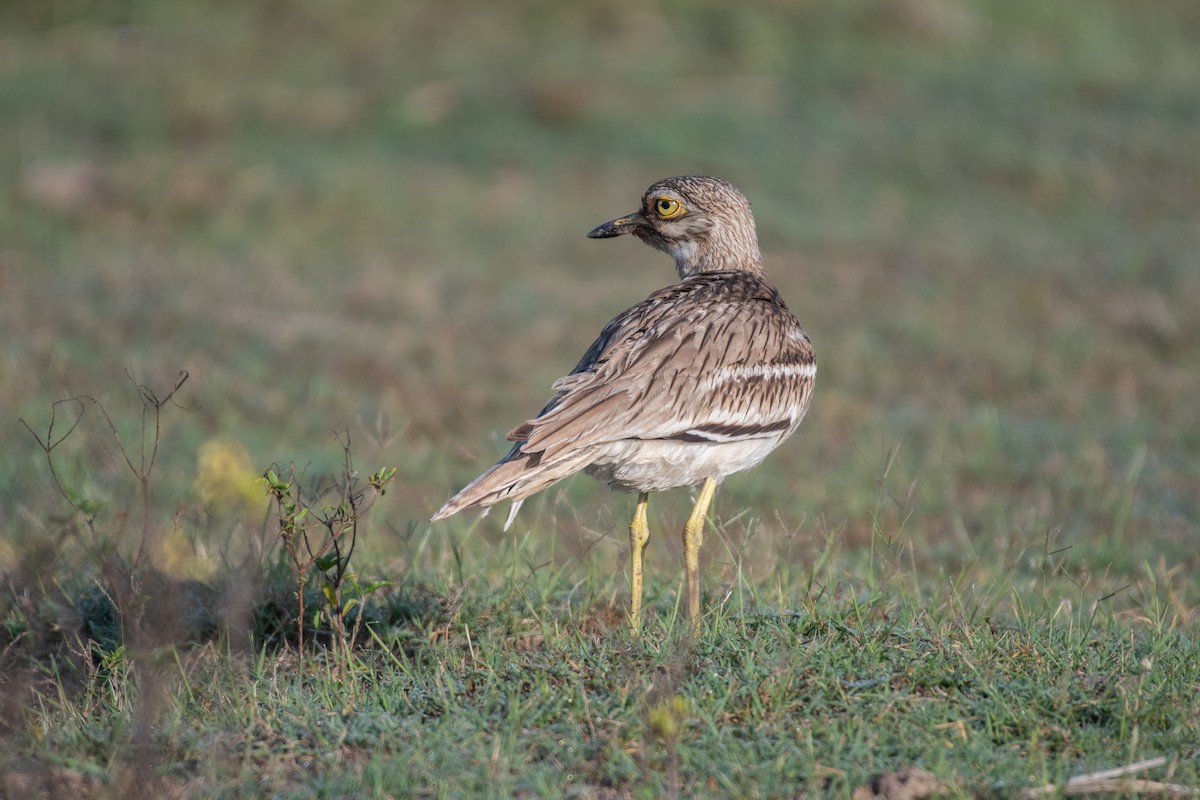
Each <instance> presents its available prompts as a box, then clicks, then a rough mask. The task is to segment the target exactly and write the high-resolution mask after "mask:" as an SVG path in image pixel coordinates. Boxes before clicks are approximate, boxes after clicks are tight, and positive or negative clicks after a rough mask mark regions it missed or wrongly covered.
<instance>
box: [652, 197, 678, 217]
mask: <svg viewBox="0 0 1200 800" xmlns="http://www.w3.org/2000/svg"><path fill="white" fill-rule="evenodd" d="M654 211H655V213H657V214H658V216H660V217H662V218H663V219H674V218H675V217H678V216H679V215H681V214H682V213H683V205H682V204H681V203H680V202H679V201H678V200H673V199H671V198H670V197H660V198H658V199H657V200H655V201H654Z"/></svg>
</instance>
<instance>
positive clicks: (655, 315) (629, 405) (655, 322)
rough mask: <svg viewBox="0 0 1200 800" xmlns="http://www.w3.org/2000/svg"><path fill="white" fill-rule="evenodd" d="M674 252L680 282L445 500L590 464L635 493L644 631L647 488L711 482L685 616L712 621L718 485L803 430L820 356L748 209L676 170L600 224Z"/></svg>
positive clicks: (558, 387) (603, 338)
mask: <svg viewBox="0 0 1200 800" xmlns="http://www.w3.org/2000/svg"><path fill="white" fill-rule="evenodd" d="M625 234H630V235H632V236H634V237H635V238H638V239H640V240H642V241H643V242H644V243H646V244H648V245H650V246H651V247H653V248H655V249H656V250H660V251H663V252H665V253H667V254H668V255H670V256H671V257H672V258H673V259H674V261H675V269H676V272H677V273H678V276H679V280H678V282H677V283H673V284H671V285H669V286H666V287H665V288H662V289H659V290H658V291H655V292H653V293H651V294H650V296H649V297H647V298H646V299H645V300H643V301H642V302H640V303H638V304H637V305H634V306H633V307H631V308H630V309H628V310H627V311H624V312H623V313H621V314H619V315H617V316H616V317H615V318H613V319H612V320H611V321H610V322H609V323H608V324H607V325H605V326H604V328H603V329H602V330H601V332H600V335H599V336H598V337H597V338H596V340H595V341H594V342H593V343H592V345H591V346H590V347H589V348H588V350H587V352H586V353H584V355H583V357H582V358H581V359H580V360H579V363H578V364H577V365H576V366H575V368H574V369H573V370H571V372H570V373H569V374H567V375H566V376H564V377H562V378H559V379H558V380H557V381H555V382H554V383H553V384H552V386H551V391H552V392H553V394H552V396H551V397H550V399H549V400H548V401H547V402H546V403H545V405H544V406H543V408H542V410H541V411H540V412H538V414H537V415H536V416H534V417H533V418H531V419H529V420H527V421H525V422H523V423H522V424H520V425H518V426H516V427H515V428H514V429H513V430H512V431H511V432H509V434H508V436H507V438H508V440H509V441H511V442H513V445H512V448H511V449H510V450H509V451H508V453H507V454H506V455H505V456H504V457H503V458H501V459H500V460H499V461H498V462H497V463H496V464H495V465H494V466H492V467H491V468H489V469H488V470H486V471H485V472H484V473H483V474H482V475H480V476H479V477H478V478H476V479H475V480H474V481H472V482H471V483H469V484H468V485H467V486H466V487H464V488H463V489H462V490H461V491H459V492H458V493H457V494H455V495H454V496H453V497H451V498H450V499H449V500H448V501H446V503H445V505H443V506H442V507H441V508H440V509H439V510H438V511H437V513H436V514H434V515H433V518H432V521H437V520H441V519H445V518H446V517H449V516H450V515H452V514H456V513H458V512H459V511H462V510H464V509H466V508H471V507H480V508H483V509H485V511H486V509H488V508H490V507H491V506H493V505H495V504H496V503H499V502H501V501H504V500H509V501H512V509H511V511H510V513H509V516H508V520H507V521H506V523H505V528H506V529H507V528H508V526H509V525H511V523H512V520H513V518H514V517H515V515H516V512H517V510H518V509H519V508H520V505H521V503H522V502H523V501H524V500H525V499H526V498H527V497H529V496H530V495H533V494H535V493H537V492H540V491H541V490H543V489H545V488H547V487H549V486H551V485H553V484H554V483H557V482H558V481H560V480H562V479H564V478H566V477H568V476H570V475H573V474H575V473H577V472H580V471H583V472H586V473H588V474H589V475H591V476H592V477H594V478H596V479H598V480H600V481H602V482H604V483H607V484H608V485H609V486H610V487H611V488H612V489H615V490H620V491H624V492H631V493H634V494H636V495H637V503H636V505H635V508H634V514H633V520H632V522H631V523H630V526H629V539H630V607H629V618H628V621H629V625H630V628H631V631H632V633H633V634H634V635H637V634H638V632H639V631H640V630H641V612H642V581H643V568H642V560H643V553H644V552H645V549H646V545H647V543H648V542H649V539H650V530H649V525H648V522H647V506H648V503H649V496H650V494H651V493H653V492H662V491H666V490H669V489H676V488H681V487H693V486H699V487H700V488H699V490H698V492H697V494H696V499H695V502H694V504H693V506H692V511H691V514H690V515H689V516H688V518H687V522H686V523H685V524H684V528H683V547H684V564H685V572H686V583H687V610H688V618H689V621H690V624H691V630H692V632H693V633H697V632H698V631H699V629H700V627H699V626H700V574H699V572H700V567H699V553H700V547H701V545H702V543H703V536H704V525H705V521H706V519H707V516H708V511H709V507H710V506H711V504H712V501H713V496H714V494H715V492H716V489H717V485H718V484H719V483H720V482H721V481H722V480H723V479H724V478H726V477H728V476H729V475H732V474H734V473H736V472H741V471H743V470H747V469H750V468H751V467H754V466H756V465H758V464H759V463H760V462H761V461H762V460H763V459H764V458H766V456H767V454H769V453H770V452H771V451H772V450H774V449H775V448H776V447H777V446H779V444H780V443H782V442H783V441H784V440H785V439H787V438H788V437H789V436H791V435H792V433H794V432H795V430H796V429H797V427H798V426H799V425H800V422H801V420H802V419H803V418H804V415H805V413H806V412H807V411H808V408H809V405H810V403H811V401H812V394H813V386H814V382H815V380H816V374H817V361H816V355H815V353H814V351H813V346H812V342H811V340H810V339H809V336H808V333H807V332H806V331H805V329H804V327H803V326H802V325H801V324H800V322H799V320H797V319H796V317H795V315H794V314H793V313H792V312H791V311H790V310H789V309H788V306H787V304H786V303H785V302H784V300H783V297H782V296H781V295H780V293H779V291H778V289H776V288H775V286H774V285H772V284H771V283H770V282H769V281H768V280H767V277H766V273H765V271H764V268H763V259H762V254H761V252H760V250H759V245H758V235H757V232H756V228H755V224H754V216H753V214H752V213H751V210H750V202H749V200H747V199H746V196H745V195H744V194H742V193H741V192H740V191H739V190H738V189H736V188H735V187H734V186H733V185H732V184H730V183H728V182H727V181H724V180H722V179H720V178H714V177H711V176H706V175H684V176H677V177H672V178H664V179H662V180H659V181H657V182H655V183H654V184H652V185H651V186H650V187H649V188H648V189H647V190H646V191H645V193H644V194H643V196H642V202H641V206H640V208H638V210H636V211H634V212H633V213H631V214H626V215H625V216H622V217H618V218H616V219H613V220H610V221H608V222H605V223H604V224H602V225H599V226H597V227H596V228H594V229H593V230H591V231H590V232H589V233H588V236H589V237H590V238H593V239H609V238H613V237H617V236H622V235H625Z"/></svg>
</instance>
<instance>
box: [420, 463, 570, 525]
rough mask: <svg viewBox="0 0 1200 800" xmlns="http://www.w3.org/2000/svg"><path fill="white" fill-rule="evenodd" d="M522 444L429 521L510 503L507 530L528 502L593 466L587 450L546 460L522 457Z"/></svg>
mask: <svg viewBox="0 0 1200 800" xmlns="http://www.w3.org/2000/svg"><path fill="white" fill-rule="evenodd" d="M522 444H524V442H518V443H517V444H516V445H515V446H514V447H513V449H512V450H511V451H509V453H508V455H506V456H505V457H504V458H503V459H501V460H500V462H499V463H497V464H496V465H495V466H493V467H491V468H490V469H489V470H488V471H487V472H485V473H483V474H482V475H480V476H479V477H478V478H476V479H475V480H473V481H471V482H470V483H469V484H467V485H466V486H465V487H464V488H463V490H462V491H460V492H459V493H458V494H456V495H454V496H453V497H451V498H450V499H449V500H447V501H446V504H445V505H444V506H442V507H441V508H440V509H438V512H437V513H436V514H434V515H433V518H432V519H431V520H430V521H431V522H437V521H438V520H439V519H445V518H446V517H449V516H451V515H452V514H457V513H458V512H459V511H462V510H463V509H465V508H472V507H478V508H483V509H488V508H491V507H492V506H494V505H495V504H496V503H499V502H501V501H504V500H511V501H512V503H513V509H512V511H511V512H510V513H509V515H508V521H507V522H505V523H504V528H505V529H506V530H507V529H508V526H509V525H511V524H512V521H513V517H514V516H515V515H516V513H517V509H518V508H520V506H521V503H522V502H523V501H524V500H525V498H527V497H529V496H530V495H532V494H536V493H537V492H540V491H541V490H542V489H545V488H547V487H549V486H550V485H552V484H554V483H557V482H558V481H560V480H562V479H563V478H565V477H567V476H568V475H572V474H574V473H576V472H578V471H579V470H581V469H583V468H584V467H585V466H587V465H588V464H589V463H590V462H591V453H590V452H588V451H587V450H586V449H585V450H584V451H582V452H575V453H571V454H570V455H566V454H564V455H563V456H562V457H559V458H553V459H548V460H547V459H543V456H544V455H545V453H541V452H539V453H522V452H521V450H520V448H521V445H522Z"/></svg>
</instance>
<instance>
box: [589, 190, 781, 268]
mask: <svg viewBox="0 0 1200 800" xmlns="http://www.w3.org/2000/svg"><path fill="white" fill-rule="evenodd" d="M624 233H632V234H633V235H634V236H636V237H637V238H639V239H641V240H642V241H643V242H645V243H646V244H648V245H650V246H651V247H654V248H656V249H658V250H662V251H663V252H664V253H668V254H670V256H671V257H672V258H674V259H675V268H676V269H677V270H678V271H679V277H680V278H681V279H682V278H686V277H688V276H690V275H695V274H697V273H700V272H716V271H719V270H748V271H752V272H758V271H761V270H762V255H761V254H760V253H759V250H758V236H757V234H756V233H755V230H754V216H753V215H752V214H751V213H750V201H749V200H747V199H746V197H745V195H743V194H742V193H741V192H739V191H738V190H737V189H735V188H734V187H733V185H732V184H730V183H727V182H725V181H723V180H721V179H720V178H711V177H708V176H706V175H684V176H680V177H677V178H664V179H663V180H661V181H658V182H657V183H655V184H654V185H653V186H651V187H650V188H649V189H647V190H646V193H645V194H644V195H643V196H642V207H641V208H640V209H638V210H637V211H635V212H633V213H632V214H628V215H626V216H624V217H618V218H617V219H614V220H611V221H609V222H606V223H604V224H603V225H600V226H599V227H597V228H594V229H593V230H592V231H591V232H590V233H588V236H590V237H591V238H593V239H607V238H610V237H613V236H620V235H621V234H624Z"/></svg>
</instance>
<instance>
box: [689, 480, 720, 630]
mask: <svg viewBox="0 0 1200 800" xmlns="http://www.w3.org/2000/svg"><path fill="white" fill-rule="evenodd" d="M716 491H717V482H716V480H714V479H713V478H705V479H704V485H703V486H701V487H700V494H699V496H697V497H696V505H695V506H693V507H692V514H691V516H689V517H688V521H687V524H686V525H684V526H683V562H684V565H685V566H686V567H687V591H688V618H689V619H690V620H691V621H692V633H696V632H697V631H699V630H700V545H701V544H703V543H704V520H705V518H706V517H708V507H709V506H710V505H712V499H713V495H714V494H715V493H716Z"/></svg>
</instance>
